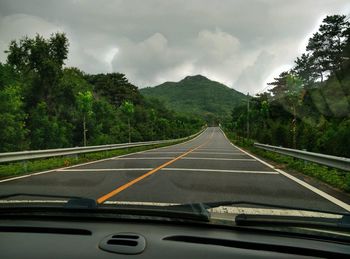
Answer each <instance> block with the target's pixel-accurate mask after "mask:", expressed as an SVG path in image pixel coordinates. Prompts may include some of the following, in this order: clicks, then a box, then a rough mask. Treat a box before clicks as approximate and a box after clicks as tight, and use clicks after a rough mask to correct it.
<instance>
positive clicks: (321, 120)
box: [224, 15, 350, 184]
mask: <svg viewBox="0 0 350 259" xmlns="http://www.w3.org/2000/svg"><path fill="white" fill-rule="evenodd" d="M268 86H269V87H270V88H271V87H272V88H271V89H269V90H268V91H265V92H262V93H260V94H258V95H257V96H256V97H252V98H251V99H250V100H249V109H248V103H247V102H245V104H244V105H241V106H239V107H236V108H234V109H233V110H232V114H231V118H230V119H228V120H227V121H225V123H224V125H225V127H226V128H227V129H229V131H230V132H235V134H237V135H238V136H241V137H245V138H251V139H254V140H256V141H257V142H260V143H265V144H271V145H277V146H283V147H290V148H296V149H305V150H307V151H312V152H318V153H323V154H330V155H336V156H344V157H350V23H349V21H347V18H346V17H345V16H342V15H332V16H327V17H326V18H325V19H324V20H323V23H322V24H321V26H320V27H319V30H318V31H317V32H316V33H314V34H313V36H312V37H311V38H310V39H309V42H308V45H307V47H306V52H305V53H304V54H302V55H301V56H300V57H298V58H297V59H296V60H295V65H294V67H293V68H292V69H290V70H288V71H284V72H282V73H281V74H280V75H279V76H278V77H276V78H275V80H274V81H273V82H271V83H269V84H268ZM315 174H316V173H315ZM347 179H348V178H347ZM344 184H346V183H344Z"/></svg>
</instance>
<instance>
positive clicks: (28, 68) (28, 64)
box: [5, 33, 68, 113]
mask: <svg viewBox="0 0 350 259" xmlns="http://www.w3.org/2000/svg"><path fill="white" fill-rule="evenodd" d="M5 52H6V53H7V54H8V56H7V64H8V65H10V66H11V67H12V68H13V69H14V70H15V71H16V72H18V73H19V75H20V77H21V78H22V80H23V82H25V85H26V86H27V89H26V91H25V99H26V104H27V107H34V106H35V105H36V104H37V103H38V102H41V101H44V102H45V103H47V106H48V111H49V112H50V113H52V112H53V108H54V105H55V101H54V97H55V96H54V95H53V92H54V89H55V87H56V86H57V84H58V81H59V78H60V76H61V72H62V67H63V65H64V61H65V59H66V58H67V55H68V39H67V37H66V35H65V34H64V33H55V34H52V35H51V37H50V39H48V40H46V39H44V38H43V37H42V36H40V35H38V34H37V35H36V36H35V37H34V38H32V39H31V38H28V37H24V38H22V39H21V40H19V41H18V42H17V41H11V43H10V46H9V49H8V50H7V51H5Z"/></svg>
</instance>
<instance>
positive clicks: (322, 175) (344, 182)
mask: <svg viewBox="0 0 350 259" xmlns="http://www.w3.org/2000/svg"><path fill="white" fill-rule="evenodd" d="M224 131H225V134H226V136H227V137H228V138H229V140H230V141H231V142H232V143H234V144H235V145H237V146H239V147H242V148H244V149H245V150H247V151H249V152H250V153H252V154H254V155H257V156H258V157H260V158H262V159H263V160H266V161H267V162H269V163H271V161H272V163H273V164H275V167H276V168H280V169H282V170H286V169H287V170H292V171H296V172H299V173H302V174H305V175H307V176H310V177H313V178H316V179H318V180H320V181H322V182H324V183H326V184H328V185H330V186H332V187H335V188H337V189H339V190H341V191H344V192H347V193H350V174H349V172H346V171H342V170H339V169H335V168H330V167H327V166H323V165H319V164H316V163H312V162H306V161H304V160H301V159H297V158H293V157H290V156H286V155H281V154H277V153H274V152H270V151H266V150H263V149H260V148H257V147H254V145H253V144H254V141H253V140H252V139H247V138H244V137H239V136H238V135H236V134H234V133H232V132H230V131H229V130H227V129H226V130H224Z"/></svg>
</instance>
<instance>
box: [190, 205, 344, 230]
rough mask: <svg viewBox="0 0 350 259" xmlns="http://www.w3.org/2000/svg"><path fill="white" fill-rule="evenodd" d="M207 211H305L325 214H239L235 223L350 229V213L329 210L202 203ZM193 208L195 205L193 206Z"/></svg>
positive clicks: (241, 224) (240, 224)
mask: <svg viewBox="0 0 350 259" xmlns="http://www.w3.org/2000/svg"><path fill="white" fill-rule="evenodd" d="M201 204H202V205H203V206H204V207H205V208H206V209H207V210H209V209H212V208H216V207H220V206H232V207H235V205H250V206H254V208H261V207H263V208H278V209H286V210H295V211H305V212H313V213H320V214H323V216H321V215H317V214H315V215H316V216H312V217H310V216H304V215H303V214H301V215H298V216H296V215H288V214H287V215H259V214H254V215H251V214H244V213H241V214H238V215H236V216H235V218H234V221H235V223H236V224H237V225H239V226H243V225H244V226H248V225H249V226H264V227H266V226H273V227H276V226H281V225H283V226H293V227H294V226H304V227H310V226H317V227H322V226H324V227H327V228H329V227H332V228H338V229H339V228H341V229H350V213H349V212H335V211H328V210H317V209H308V208H302V207H294V206H285V205H276V204H269V203H261V202H250V201H219V202H205V203H201ZM192 206H193V204H192ZM324 214H332V215H337V216H339V217H325V216H324Z"/></svg>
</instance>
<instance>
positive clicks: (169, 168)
mask: <svg viewBox="0 0 350 259" xmlns="http://www.w3.org/2000/svg"><path fill="white" fill-rule="evenodd" d="M161 170H163V171H196V172H197V171H198V172H218V173H245V174H278V172H276V171H247V170H223V169H194V168H176V167H165V168H162V169H161Z"/></svg>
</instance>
